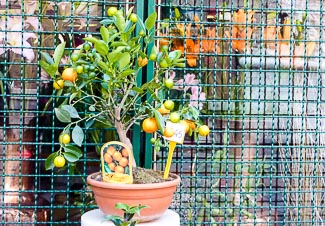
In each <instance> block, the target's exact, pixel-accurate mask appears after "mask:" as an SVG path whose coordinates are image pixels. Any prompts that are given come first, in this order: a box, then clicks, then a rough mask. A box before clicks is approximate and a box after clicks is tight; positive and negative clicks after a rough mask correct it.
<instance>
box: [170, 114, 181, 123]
mask: <svg viewBox="0 0 325 226" xmlns="http://www.w3.org/2000/svg"><path fill="white" fill-rule="evenodd" d="M169 120H170V121H171V122H173V123H177V122H179V120H181V116H180V115H179V114H178V113H177V112H172V113H170V115H169Z"/></svg>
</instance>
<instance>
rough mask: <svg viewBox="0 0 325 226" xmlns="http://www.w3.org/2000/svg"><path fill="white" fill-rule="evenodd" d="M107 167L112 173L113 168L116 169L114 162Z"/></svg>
mask: <svg viewBox="0 0 325 226" xmlns="http://www.w3.org/2000/svg"><path fill="white" fill-rule="evenodd" d="M108 167H109V168H110V169H111V170H112V171H114V170H115V167H116V165H115V163H114V162H111V163H110V164H108Z"/></svg>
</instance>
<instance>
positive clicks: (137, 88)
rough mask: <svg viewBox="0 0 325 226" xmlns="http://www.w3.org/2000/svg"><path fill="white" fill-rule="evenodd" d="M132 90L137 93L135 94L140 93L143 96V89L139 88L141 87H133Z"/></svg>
mask: <svg viewBox="0 0 325 226" xmlns="http://www.w3.org/2000/svg"><path fill="white" fill-rule="evenodd" d="M131 90H133V91H135V92H137V93H139V94H142V93H143V92H144V91H143V90H142V89H141V88H139V87H132V89H131Z"/></svg>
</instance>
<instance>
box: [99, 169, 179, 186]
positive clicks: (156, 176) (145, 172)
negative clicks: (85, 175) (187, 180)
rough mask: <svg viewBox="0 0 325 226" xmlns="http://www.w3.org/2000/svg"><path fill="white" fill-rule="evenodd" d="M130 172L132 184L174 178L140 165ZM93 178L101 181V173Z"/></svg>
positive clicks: (152, 182)
mask: <svg viewBox="0 0 325 226" xmlns="http://www.w3.org/2000/svg"><path fill="white" fill-rule="evenodd" d="M132 173H133V184H154V183H161V182H165V181H172V180H174V179H175V178H173V177H168V178H167V179H164V178H163V177H164V172H162V171H157V170H153V169H145V168H141V167H135V168H133V169H132ZM93 179H95V180H97V181H103V179H102V175H101V174H96V177H95V178H93Z"/></svg>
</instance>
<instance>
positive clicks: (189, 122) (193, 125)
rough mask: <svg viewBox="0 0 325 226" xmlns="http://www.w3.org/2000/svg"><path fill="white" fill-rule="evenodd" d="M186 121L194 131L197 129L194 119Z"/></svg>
mask: <svg viewBox="0 0 325 226" xmlns="http://www.w3.org/2000/svg"><path fill="white" fill-rule="evenodd" d="M185 122H187V124H188V126H189V127H190V128H191V130H192V131H194V130H195V128H196V125H195V123H194V122H193V121H191V120H188V119H186V120H185Z"/></svg>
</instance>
